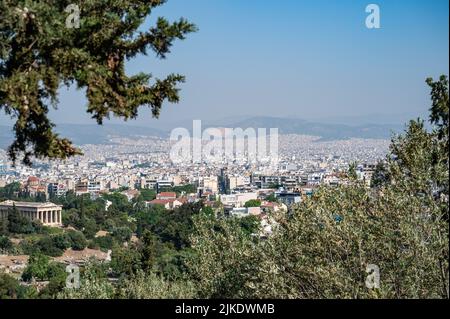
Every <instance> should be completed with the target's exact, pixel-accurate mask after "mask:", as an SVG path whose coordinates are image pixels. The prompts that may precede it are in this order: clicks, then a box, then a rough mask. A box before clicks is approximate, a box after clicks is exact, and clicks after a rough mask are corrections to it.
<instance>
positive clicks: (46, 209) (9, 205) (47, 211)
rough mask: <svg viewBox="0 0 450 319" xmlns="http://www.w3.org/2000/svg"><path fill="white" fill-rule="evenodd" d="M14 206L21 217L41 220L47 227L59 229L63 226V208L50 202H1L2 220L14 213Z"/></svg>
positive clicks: (0, 215) (0, 214) (0, 216)
mask: <svg viewBox="0 0 450 319" xmlns="http://www.w3.org/2000/svg"><path fill="white" fill-rule="evenodd" d="M14 206H15V207H16V208H17V211H18V213H19V214H20V215H21V216H24V217H27V218H29V219H31V220H36V219H37V220H40V221H41V223H42V224H43V225H45V226H54V227H58V226H61V225H62V216H61V212H62V206H60V205H55V204H53V203H49V202H47V203H31V202H16V201H12V200H7V201H5V202H0V218H7V217H8V214H9V213H12V211H13V207H14Z"/></svg>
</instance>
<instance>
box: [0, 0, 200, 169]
mask: <svg viewBox="0 0 450 319" xmlns="http://www.w3.org/2000/svg"><path fill="white" fill-rule="evenodd" d="M164 3H165V0H102V1H97V0H85V1H74V0H58V1H56V0H43V1H28V0H3V1H1V3H0V109H3V110H4V111H5V113H6V114H7V115H10V116H11V117H12V118H14V119H15V120H16V123H15V125H14V132H15V140H14V142H13V143H12V144H11V145H10V147H9V150H8V151H9V156H10V158H11V159H12V160H13V161H16V160H17V157H18V156H19V155H20V154H23V159H22V160H23V162H24V163H25V164H30V163H31V160H30V157H32V156H34V157H37V158H50V159H64V158H67V157H70V156H73V155H77V154H80V153H81V151H80V150H79V149H77V148H76V147H74V146H73V145H72V143H71V141H69V140H68V139H66V138H61V137H59V136H58V134H56V133H55V132H54V130H53V128H54V124H53V123H52V122H51V121H50V120H49V118H48V116H47V115H48V111H49V104H50V105H52V106H53V107H54V108H56V106H57V102H58V88H59V87H60V85H61V84H63V85H66V86H70V85H72V84H76V86H77V88H78V89H83V90H85V91H86V97H87V100H88V106H87V111H88V112H89V113H90V114H92V117H93V118H94V119H95V120H96V121H97V122H98V124H102V123H103V120H104V119H105V118H107V119H108V118H109V117H110V116H111V115H113V116H116V117H119V118H122V119H125V120H128V119H134V118H136V117H137V116H138V109H139V107H140V106H143V105H146V106H149V107H150V108H151V109H152V113H153V116H155V117H158V115H159V112H160V109H161V107H162V104H163V102H164V101H166V100H167V101H169V102H172V103H176V102H178V100H179V95H178V91H179V90H178V88H177V84H179V83H180V82H183V81H184V77H183V76H181V75H178V74H171V75H168V76H167V77H166V78H165V79H153V81H150V80H151V78H152V76H151V74H149V73H139V74H137V75H134V76H128V75H126V74H125V60H129V59H132V58H134V57H135V56H136V55H138V54H144V55H146V54H147V53H148V51H149V50H150V51H153V52H154V53H155V54H156V56H157V57H159V58H165V57H166V54H168V53H170V48H171V46H172V43H173V41H174V40H176V39H184V38H185V36H186V35H187V34H188V33H190V32H194V31H195V30H196V27H195V26H194V25H193V24H191V23H189V22H188V21H186V20H185V19H180V20H179V21H177V22H175V23H169V22H168V21H167V20H166V19H164V18H162V17H160V18H158V19H157V22H156V25H155V26H153V27H151V28H150V29H149V30H147V31H145V32H140V31H138V28H139V27H140V26H141V25H142V24H143V22H144V20H145V18H146V17H147V16H148V15H149V14H150V13H151V12H152V9H154V8H155V7H157V6H160V5H162V4H164ZM78 13H79V14H78ZM77 16H79V19H78V20H77ZM77 21H79V23H78V22H77Z"/></svg>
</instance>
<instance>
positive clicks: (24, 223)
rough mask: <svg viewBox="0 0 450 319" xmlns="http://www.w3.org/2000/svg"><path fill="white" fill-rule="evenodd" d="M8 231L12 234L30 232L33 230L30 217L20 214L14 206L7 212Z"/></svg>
mask: <svg viewBox="0 0 450 319" xmlns="http://www.w3.org/2000/svg"><path fill="white" fill-rule="evenodd" d="M8 231H9V232H10V233H13V234H31V233H33V232H35V228H34V227H33V223H32V221H31V219H29V218H26V217H23V216H20V214H19V210H18V209H17V207H16V206H14V207H13V208H12V209H10V210H9V212H8Z"/></svg>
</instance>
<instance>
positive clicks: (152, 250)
mask: <svg viewBox="0 0 450 319" xmlns="http://www.w3.org/2000/svg"><path fill="white" fill-rule="evenodd" d="M157 248H158V240H157V238H156V236H155V235H154V234H153V233H152V232H150V231H149V230H145V231H144V233H143V235H142V248H141V260H142V269H144V271H152V270H153V267H154V266H155V265H156V259H157V256H158V249H157Z"/></svg>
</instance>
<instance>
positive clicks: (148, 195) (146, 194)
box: [140, 189, 156, 201]
mask: <svg viewBox="0 0 450 319" xmlns="http://www.w3.org/2000/svg"><path fill="white" fill-rule="evenodd" d="M140 192H141V196H140V197H141V198H140V199H141V200H143V201H152V200H154V199H155V198H156V191H154V190H153V189H141V190H140Z"/></svg>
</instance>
